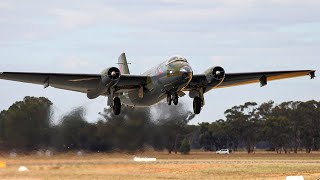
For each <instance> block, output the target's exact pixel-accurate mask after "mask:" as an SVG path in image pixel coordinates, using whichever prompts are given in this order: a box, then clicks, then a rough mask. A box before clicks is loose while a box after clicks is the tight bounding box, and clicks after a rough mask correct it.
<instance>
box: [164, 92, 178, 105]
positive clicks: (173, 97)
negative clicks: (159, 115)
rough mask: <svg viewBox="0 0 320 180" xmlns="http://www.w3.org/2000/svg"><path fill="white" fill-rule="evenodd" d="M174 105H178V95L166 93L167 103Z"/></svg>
mask: <svg viewBox="0 0 320 180" xmlns="http://www.w3.org/2000/svg"><path fill="white" fill-rule="evenodd" d="M172 102H173V104H174V105H178V104H179V96H178V95H177V94H174V95H171V94H168V95H167V103H168V105H169V106H170V105H171V104H172Z"/></svg>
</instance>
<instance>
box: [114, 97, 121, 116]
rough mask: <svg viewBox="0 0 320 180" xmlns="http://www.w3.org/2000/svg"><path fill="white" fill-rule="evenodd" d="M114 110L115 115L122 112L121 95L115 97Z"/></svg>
mask: <svg viewBox="0 0 320 180" xmlns="http://www.w3.org/2000/svg"><path fill="white" fill-rule="evenodd" d="M112 110H113V113H114V115H116V116H117V115H119V114H120V112H121V100H120V98H119V97H115V98H114V99H113V104H112Z"/></svg>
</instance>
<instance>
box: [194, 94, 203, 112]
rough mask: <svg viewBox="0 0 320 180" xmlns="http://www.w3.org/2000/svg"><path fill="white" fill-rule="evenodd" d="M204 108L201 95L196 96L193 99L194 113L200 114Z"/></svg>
mask: <svg viewBox="0 0 320 180" xmlns="http://www.w3.org/2000/svg"><path fill="white" fill-rule="evenodd" d="M201 108H202V100H201V98H200V97H195V98H194V99H193V111H194V114H200V112H201Z"/></svg>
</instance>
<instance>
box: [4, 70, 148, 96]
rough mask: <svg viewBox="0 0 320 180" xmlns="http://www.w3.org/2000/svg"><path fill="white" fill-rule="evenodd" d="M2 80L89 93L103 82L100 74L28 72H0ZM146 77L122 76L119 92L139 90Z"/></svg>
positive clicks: (118, 85)
mask: <svg viewBox="0 0 320 180" xmlns="http://www.w3.org/2000/svg"><path fill="white" fill-rule="evenodd" d="M0 79H4V80H11V81H18V82H23V83H31V84H38V85H43V86H44V87H45V88H46V87H48V86H51V87H54V88H58V89H64V90H70V91H76V92H82V93H87V92H88V91H89V90H93V89H96V88H97V87H98V85H99V83H100V81H101V75H100V74H60V73H28V72H0ZM146 82H147V77H146V76H135V75H121V78H120V80H119V82H118V84H117V87H118V89H119V91H124V90H126V89H132V88H138V87H140V86H141V85H143V84H146Z"/></svg>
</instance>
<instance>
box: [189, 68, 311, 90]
mask: <svg viewBox="0 0 320 180" xmlns="http://www.w3.org/2000/svg"><path fill="white" fill-rule="evenodd" d="M307 75H309V76H310V77H311V78H312V79H313V78H314V77H315V71H314V70H299V71H269V72H252V73H230V74H226V75H225V78H224V80H223V81H222V82H221V83H216V84H214V85H216V86H210V84H209V83H208V82H207V79H206V75H205V74H202V75H194V76H193V78H192V80H191V82H190V84H189V85H188V86H187V87H186V88H185V90H187V91H190V90H194V89H197V88H203V89H204V92H208V91H209V90H211V89H212V88H226V87H233V86H240V85H246V84H252V83H259V82H260V83H261V86H264V85H266V84H267V82H269V81H274V80H281V79H288V78H295V77H300V76H307Z"/></svg>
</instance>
